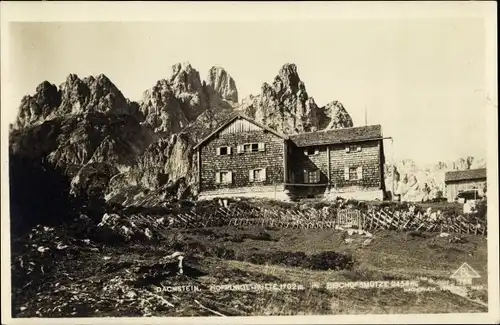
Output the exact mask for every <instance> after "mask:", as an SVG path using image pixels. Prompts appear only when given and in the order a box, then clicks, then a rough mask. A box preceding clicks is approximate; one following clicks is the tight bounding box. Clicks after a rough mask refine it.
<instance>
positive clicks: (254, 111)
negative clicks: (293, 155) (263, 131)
mask: <svg viewBox="0 0 500 325" xmlns="http://www.w3.org/2000/svg"><path fill="white" fill-rule="evenodd" d="M239 109H240V110H242V111H243V112H244V113H245V114H247V115H249V116H250V117H252V118H254V119H255V120H257V121H258V122H261V123H263V124H266V125H267V126H269V127H271V128H273V129H275V130H277V131H280V132H282V133H285V134H294V133H301V132H311V131H318V130H321V129H325V128H330V129H332V128H342V127H349V126H352V120H351V117H350V116H349V114H348V113H347V111H346V110H345V109H344V107H343V106H342V104H340V103H339V102H337V101H334V102H332V103H330V104H328V105H326V106H325V107H318V105H316V102H315V101H314V98H313V97H311V96H309V94H308V93H307V91H306V86H305V84H304V82H303V81H302V80H300V77H299V74H298V72H297V67H296V66H295V64H285V65H283V67H282V68H281V69H280V71H279V73H278V75H277V76H276V77H275V78H274V81H273V83H272V84H268V83H264V84H263V85H262V88H261V93H260V94H258V95H256V96H249V97H247V98H245V99H244V100H243V101H242V105H241V106H240V107H239Z"/></svg>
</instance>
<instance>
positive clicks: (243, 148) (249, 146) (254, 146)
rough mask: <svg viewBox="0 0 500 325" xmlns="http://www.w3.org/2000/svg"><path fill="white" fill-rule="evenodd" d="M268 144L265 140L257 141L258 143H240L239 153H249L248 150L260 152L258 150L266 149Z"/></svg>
mask: <svg viewBox="0 0 500 325" xmlns="http://www.w3.org/2000/svg"><path fill="white" fill-rule="evenodd" d="M265 148H266V146H265V144H264V143H263V142H256V143H244V144H240V145H238V148H237V150H238V153H244V152H246V153H248V152H258V151H265V150H266V149H265Z"/></svg>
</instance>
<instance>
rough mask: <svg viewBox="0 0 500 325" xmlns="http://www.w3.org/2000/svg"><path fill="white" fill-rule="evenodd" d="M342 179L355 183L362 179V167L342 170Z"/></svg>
mask: <svg viewBox="0 0 500 325" xmlns="http://www.w3.org/2000/svg"><path fill="white" fill-rule="evenodd" d="M344 179H345V180H346V181H348V180H351V181H356V180H360V179H363V167H362V166H358V167H345V168H344Z"/></svg>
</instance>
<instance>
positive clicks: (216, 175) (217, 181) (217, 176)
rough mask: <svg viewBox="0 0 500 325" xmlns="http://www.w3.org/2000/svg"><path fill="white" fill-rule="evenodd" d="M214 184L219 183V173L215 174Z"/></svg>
mask: <svg viewBox="0 0 500 325" xmlns="http://www.w3.org/2000/svg"><path fill="white" fill-rule="evenodd" d="M215 183H216V184H219V183H220V173H219V172H217V173H215Z"/></svg>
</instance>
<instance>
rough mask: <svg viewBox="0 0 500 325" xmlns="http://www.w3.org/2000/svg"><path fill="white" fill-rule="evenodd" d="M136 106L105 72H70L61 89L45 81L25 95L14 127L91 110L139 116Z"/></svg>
mask: <svg viewBox="0 0 500 325" xmlns="http://www.w3.org/2000/svg"><path fill="white" fill-rule="evenodd" d="M137 109H138V106H137V103H133V102H130V101H129V100H127V99H126V98H125V97H124V96H123V94H122V93H121V91H120V90H118V88H117V87H116V86H115V85H114V84H113V83H112V82H111V81H110V80H109V79H108V78H107V77H106V76H105V75H104V74H100V75H98V76H97V77H93V76H90V77H87V78H84V79H80V78H79V77H78V76H77V75H76V74H70V75H69V76H68V77H67V78H66V81H65V82H64V83H62V84H61V85H60V86H59V88H58V87H56V86H55V85H54V84H51V83H50V82H48V81H44V82H42V83H41V84H40V85H39V86H38V87H37V88H36V92H35V94H34V95H33V96H25V97H23V98H22V100H21V105H20V107H19V114H18V118H17V120H16V122H15V123H14V126H13V127H14V129H20V128H24V127H27V126H30V125H33V124H36V123H42V122H44V121H46V120H50V119H54V118H57V117H67V116H70V115H80V114H88V113H104V114H110V115H133V116H136V114H137V113H138V110H137ZM136 117H137V116H136Z"/></svg>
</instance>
